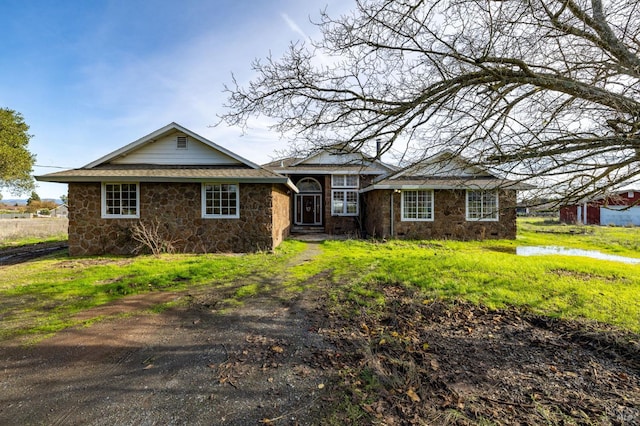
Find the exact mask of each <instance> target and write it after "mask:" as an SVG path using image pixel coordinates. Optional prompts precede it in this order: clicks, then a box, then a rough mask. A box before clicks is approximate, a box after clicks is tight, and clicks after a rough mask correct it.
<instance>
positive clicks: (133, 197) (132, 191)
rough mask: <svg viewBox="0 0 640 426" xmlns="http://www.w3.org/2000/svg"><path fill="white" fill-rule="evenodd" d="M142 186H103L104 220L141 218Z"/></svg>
mask: <svg viewBox="0 0 640 426" xmlns="http://www.w3.org/2000/svg"><path fill="white" fill-rule="evenodd" d="M139 189H140V186H139V185H138V184H137V183H111V182H105V183H103V184H102V217H103V218H110V219H111V218H113V219H118V218H125V219H126V218H139V217H140V191H139Z"/></svg>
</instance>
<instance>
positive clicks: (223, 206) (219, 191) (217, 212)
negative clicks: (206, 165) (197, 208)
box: [202, 183, 240, 219]
mask: <svg viewBox="0 0 640 426" xmlns="http://www.w3.org/2000/svg"><path fill="white" fill-rule="evenodd" d="M239 203H240V195H239V188H238V184H234V183H205V184H202V217H204V218H225V219H234V218H238V217H240V204H239Z"/></svg>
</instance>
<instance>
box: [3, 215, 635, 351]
mask: <svg viewBox="0 0 640 426" xmlns="http://www.w3.org/2000/svg"><path fill="white" fill-rule="evenodd" d="M639 244H640V229H638V228H611V227H582V226H566V225H560V224H558V223H555V222H548V221H543V220H540V219H538V220H531V219H525V220H520V221H519V233H518V238H517V239H516V240H514V241H511V240H497V241H474V242H459V241H390V242H386V243H379V242H375V241H327V242H325V243H323V245H322V249H323V250H322V253H321V254H320V255H319V256H317V257H316V258H315V259H314V260H312V261H308V262H303V263H300V264H295V263H292V261H291V259H292V258H293V257H294V256H295V255H296V254H298V253H301V252H302V251H303V250H304V248H305V244H304V243H301V242H296V241H286V242H285V243H283V244H282V245H281V246H280V247H279V248H278V250H276V252H275V253H274V254H268V253H257V254H248V255H162V256H159V257H155V256H138V257H130V258H129V257H109V256H103V257H85V258H69V257H68V256H66V255H64V254H59V255H55V256H52V257H49V258H45V259H41V260H37V261H32V262H27V263H23V264H19V265H13V266H5V267H2V268H0V320H2V323H3V327H2V329H1V330H0V340H4V339H8V338H11V337H14V336H19V335H29V336H32V337H33V338H40V337H42V336H45V335H47V334H50V333H54V332H56V331H58V330H61V329H64V328H66V327H70V326H74V325H78V324H79V320H76V319H74V318H75V316H76V315H77V314H78V313H80V312H82V311H85V310H87V309H90V308H92V307H95V306H100V305H104V304H106V303H109V302H111V301H114V300H117V299H119V298H122V297H124V296H126V295H131V294H139V293H146V292H154V291H180V290H185V289H187V288H189V289H191V288H193V287H198V286H210V287H212V288H219V289H221V290H228V293H227V294H228V299H225V303H226V302H228V305H229V306H233V305H234V303H235V304H238V303H242V300H243V299H245V298H248V297H252V296H255V295H257V294H259V293H261V292H264V291H271V290H283V291H284V293H287V292H288V293H291V292H299V291H302V290H303V289H304V288H305V287H304V286H305V281H306V280H309V279H310V278H312V277H314V276H316V275H318V274H321V273H322V274H323V279H324V278H326V279H331V280H333V283H334V285H333V286H330V288H329V289H328V292H329V294H328V295H327V297H329V298H331V299H333V300H336V301H338V302H340V301H343V300H347V301H350V302H352V305H355V306H356V307H362V308H367V309H375V307H376V306H380V305H383V304H384V303H385V299H384V297H383V293H382V289H383V287H384V286H385V285H387V284H401V285H405V286H412V287H414V288H418V289H420V290H421V294H422V297H424V299H425V300H433V299H460V300H466V301H471V302H473V303H477V304H484V305H487V306H489V307H492V308H502V307H508V306H518V307H523V308H526V309H530V310H532V311H533V312H536V313H539V314H543V315H550V316H553V317H559V318H572V319H573V318H582V319H587V320H595V321H600V322H604V323H608V324H612V325H615V326H618V327H621V328H623V329H627V330H630V331H633V332H640V298H639V297H638V294H639V293H640V265H627V264H621V263H615V262H608V261H601V260H593V259H587V258H579V257H563V256H531V257H519V256H516V255H515V254H514V253H515V248H516V247H517V246H518V245H556V246H566V247H579V248H585V249H594V250H601V251H603V252H607V253H613V254H618V255H624V256H630V257H640V248H639V247H638V245H639ZM328 271H330V272H328ZM274 277H278V279H276V280H274ZM276 286H280V287H276ZM164 308H165V307H158V308H157V309H156V310H162V309H164Z"/></svg>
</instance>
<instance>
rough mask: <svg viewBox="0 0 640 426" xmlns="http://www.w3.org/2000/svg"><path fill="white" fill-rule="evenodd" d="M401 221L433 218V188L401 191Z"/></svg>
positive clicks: (429, 219) (430, 219)
mask: <svg viewBox="0 0 640 426" xmlns="http://www.w3.org/2000/svg"><path fill="white" fill-rule="evenodd" d="M400 200H401V203H400V204H401V210H402V220H403V221H432V220H433V190H430V189H429V190H417V191H402V197H401V199H400Z"/></svg>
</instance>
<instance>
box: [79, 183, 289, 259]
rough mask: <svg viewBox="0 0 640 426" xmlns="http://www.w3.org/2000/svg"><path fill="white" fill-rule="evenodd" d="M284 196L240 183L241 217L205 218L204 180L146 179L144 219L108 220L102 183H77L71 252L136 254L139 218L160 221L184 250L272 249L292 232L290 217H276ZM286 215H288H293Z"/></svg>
mask: <svg viewBox="0 0 640 426" xmlns="http://www.w3.org/2000/svg"><path fill="white" fill-rule="evenodd" d="M284 195H286V194H284ZM282 196H283V194H282V192H281V191H274V185H273V184H240V218H238V219H203V218H202V217H201V185H200V184H198V183H170V184H169V183H145V182H142V183H140V219H103V218H101V184H100V183H71V184H69V254H70V255H72V256H84V255H98V254H106V253H110V254H133V253H135V251H136V247H137V246H138V243H137V242H136V241H134V240H133V239H132V237H131V233H132V229H133V227H134V226H135V225H136V224H137V223H139V222H141V223H144V224H145V225H147V226H151V225H153V223H159V224H160V226H159V233H160V234H161V235H162V236H163V237H164V238H165V239H167V240H170V241H172V243H173V246H174V248H175V250H176V251H178V252H193V253H208V252H252V251H256V250H271V249H273V248H274V247H275V246H276V245H277V244H279V242H280V241H281V240H282V238H284V236H285V235H286V234H287V232H288V227H287V220H288V219H285V220H282V219H280V218H278V219H276V218H274V215H273V212H274V205H275V210H282V207H281V205H282V200H281V199H282ZM287 203H288V201H287ZM280 213H281V212H280ZM278 216H279V215H278ZM284 216H285V217H287V218H288V213H286V214H284ZM276 233H277V234H278V235H279V237H278V238H277V239H276V238H274V236H275V235H276Z"/></svg>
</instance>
